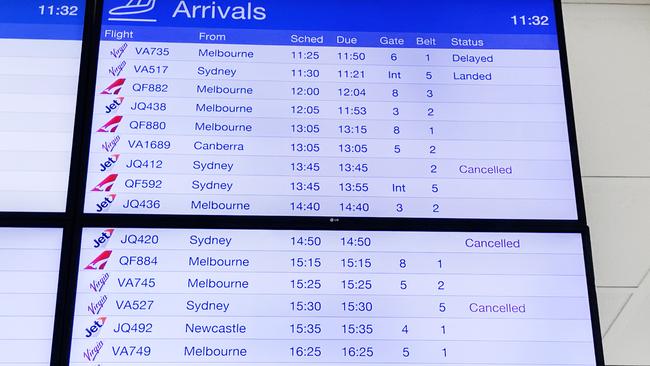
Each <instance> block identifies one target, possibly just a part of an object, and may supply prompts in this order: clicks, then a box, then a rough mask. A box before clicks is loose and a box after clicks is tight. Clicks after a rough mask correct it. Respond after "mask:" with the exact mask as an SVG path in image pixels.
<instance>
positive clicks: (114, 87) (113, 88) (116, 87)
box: [101, 79, 126, 95]
mask: <svg viewBox="0 0 650 366" xmlns="http://www.w3.org/2000/svg"><path fill="white" fill-rule="evenodd" d="M125 81H126V79H117V80H115V81H114V82H113V84H111V85H109V86H108V87H106V89H104V90H103V91H102V92H101V94H103V95H118V94H120V90H122V87H123V86H124V82H125Z"/></svg>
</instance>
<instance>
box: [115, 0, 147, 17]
mask: <svg viewBox="0 0 650 366" xmlns="http://www.w3.org/2000/svg"><path fill="white" fill-rule="evenodd" d="M155 7H156V0H128V2H127V3H126V4H125V5H120V6H116V7H114V8H113V9H111V10H109V11H108V14H109V15H112V16H114V18H108V20H121V21H129V22H155V21H156V19H146V18H139V17H133V16H134V15H140V14H145V13H148V12H150V11H152V10H153V9H154V8H155Z"/></svg>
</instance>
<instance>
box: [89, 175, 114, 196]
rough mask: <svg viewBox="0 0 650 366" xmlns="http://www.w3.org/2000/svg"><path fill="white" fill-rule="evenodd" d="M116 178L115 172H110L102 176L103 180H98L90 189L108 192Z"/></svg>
mask: <svg viewBox="0 0 650 366" xmlns="http://www.w3.org/2000/svg"><path fill="white" fill-rule="evenodd" d="M116 179H117V174H111V175H109V176H108V177H106V178H104V180H103V181H101V182H99V184H98V185H96V186H95V188H93V189H92V191H93V192H110V191H111V189H112V188H113V184H114V183H115V180H116Z"/></svg>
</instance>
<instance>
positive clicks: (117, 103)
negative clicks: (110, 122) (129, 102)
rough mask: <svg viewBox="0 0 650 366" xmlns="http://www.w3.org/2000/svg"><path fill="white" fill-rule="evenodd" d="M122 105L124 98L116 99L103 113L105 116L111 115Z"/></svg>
mask: <svg viewBox="0 0 650 366" xmlns="http://www.w3.org/2000/svg"><path fill="white" fill-rule="evenodd" d="M122 103H124V97H117V98H115V99H113V101H112V102H111V104H109V105H107V106H106V110H105V111H104V112H106V114H109V113H113V112H115V111H117V110H118V109H119V108H120V106H121V105H122Z"/></svg>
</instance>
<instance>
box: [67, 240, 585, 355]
mask: <svg viewBox="0 0 650 366" xmlns="http://www.w3.org/2000/svg"><path fill="white" fill-rule="evenodd" d="M582 248H583V247H582V238H581V236H580V235H579V234H523V233H476V232H472V233H467V232H441V233H431V232H427V233H425V232H375V231H365V232H360V231H275V230H274V231H270V230H265V231H257V230H200V229H121V228H87V229H85V230H84V232H83V241H82V249H81V262H80V267H79V279H78V283H77V299H76V309H75V321H74V331H73V341H72V349H71V361H70V364H71V365H88V364H92V365H95V364H101V365H117V364H120V365H121V364H123V365H131V366H138V365H151V364H156V365H188V364H193V363H196V364H199V363H200V364H225V365H244V364H248V363H250V364H260V363H263V364H265V365H272V366H275V365H278V366H279V365H287V364H298V365H313V364H321V363H322V364H328V365H343V364H356V365H376V364H418V365H434V364H435V365H439V364H448V365H461V364H479V363H480V364H482V365H506V364H507V365H533V364H534V365H595V364H596V361H595V359H594V353H595V352H594V343H593V335H592V326H591V316H590V303H589V297H588V291H587V280H586V277H585V264H584V257H583V250H582Z"/></svg>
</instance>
